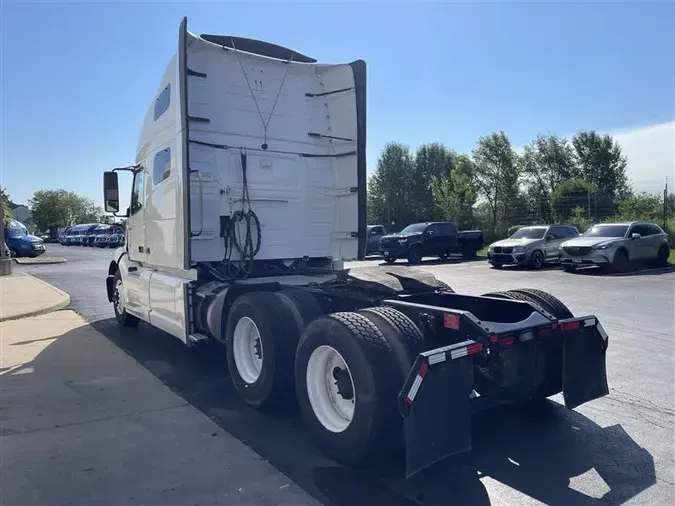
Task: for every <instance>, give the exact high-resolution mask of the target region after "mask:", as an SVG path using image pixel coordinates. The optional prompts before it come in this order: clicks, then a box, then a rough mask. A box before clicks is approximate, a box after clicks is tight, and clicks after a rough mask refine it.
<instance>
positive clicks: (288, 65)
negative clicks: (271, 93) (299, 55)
mask: <svg viewBox="0 0 675 506" xmlns="http://www.w3.org/2000/svg"><path fill="white" fill-rule="evenodd" d="M231 42H232V48H233V49H234V54H235V55H236V56H237V61H238V62H239V67H241V73H242V74H244V79H245V80H246V85H247V86H248V91H249V92H250V93H251V98H252V99H253V103H254V104H255V108H256V110H257V111H258V116H260V121H261V122H262V125H263V144H262V145H261V146H260V147H261V148H262V149H263V150H266V149H267V127H268V126H269V124H270V120H271V119H272V115H273V114H274V109H276V107H277V102H278V101H279V97H280V96H281V90H282V89H283V88H284V83H285V82H286V76H288V69H289V68H290V67H291V62H292V61H293V57H294V56H295V53H292V54H291V57H290V58H289V59H288V61H287V62H286V70H285V71H284V77H283V78H282V79H281V84H280V85H279V90H278V91H277V96H276V97H274V103H273V104H272V109H271V110H270V114H269V116H267V121H265V118H263V115H262V112H261V111H260V106H259V105H258V100H257V99H256V98H255V93H254V92H253V87H252V86H251V81H249V80H248V75H247V74H246V70H245V69H244V64H243V63H242V62H241V58H239V50H238V49H237V47H236V46H235V45H234V40H232V39H231Z"/></svg>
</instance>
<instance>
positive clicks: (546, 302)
mask: <svg viewBox="0 0 675 506" xmlns="http://www.w3.org/2000/svg"><path fill="white" fill-rule="evenodd" d="M510 292H515V293H519V294H522V295H525V296H529V297H531V298H532V299H533V301H534V302H536V303H537V304H539V305H540V306H541V307H543V308H544V309H545V310H546V311H548V312H549V313H551V314H552V315H553V316H555V317H556V318H559V319H561V320H564V319H566V318H574V315H573V314H572V311H570V310H569V308H568V307H567V306H566V305H565V304H564V303H563V302H562V301H561V300H560V299H558V298H557V297H554V296H553V295H551V294H550V293H548V292H545V291H544V290H539V289H537V288H518V289H516V290H509V293H510Z"/></svg>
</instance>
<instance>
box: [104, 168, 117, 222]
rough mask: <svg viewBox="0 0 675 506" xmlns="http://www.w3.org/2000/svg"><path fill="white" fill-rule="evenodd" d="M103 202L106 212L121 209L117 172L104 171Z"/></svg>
mask: <svg viewBox="0 0 675 506" xmlns="http://www.w3.org/2000/svg"><path fill="white" fill-rule="evenodd" d="M103 204H104V208H105V212H106V213H113V214H115V213H118V212H119V210H120V190H119V184H118V181H117V172H112V171H110V172H104V173H103Z"/></svg>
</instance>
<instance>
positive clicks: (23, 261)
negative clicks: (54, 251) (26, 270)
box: [14, 257, 67, 265]
mask: <svg viewBox="0 0 675 506" xmlns="http://www.w3.org/2000/svg"><path fill="white" fill-rule="evenodd" d="M14 261H15V262H16V263H17V264H19V265H52V264H64V263H66V262H67V260H66V259H65V258H60V257H53V258H50V257H46V258H40V257H38V258H15V259H14Z"/></svg>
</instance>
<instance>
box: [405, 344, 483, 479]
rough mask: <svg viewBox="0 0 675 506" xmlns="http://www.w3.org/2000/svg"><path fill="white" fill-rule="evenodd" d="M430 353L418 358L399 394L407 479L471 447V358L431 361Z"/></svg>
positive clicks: (432, 353) (431, 353) (431, 354)
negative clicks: (439, 361)
mask: <svg viewBox="0 0 675 506" xmlns="http://www.w3.org/2000/svg"><path fill="white" fill-rule="evenodd" d="M436 351H438V350H436ZM433 355H434V352H426V353H423V354H421V355H420V356H419V357H418V359H417V361H416V362H415V365H414V366H413V369H412V371H411V374H410V376H409V380H408V381H407V382H406V384H405V386H404V387H403V390H402V391H401V394H400V396H399V408H400V411H401V414H402V415H403V417H404V431H405V444H406V476H407V477H408V478H409V477H411V476H412V475H414V474H416V473H418V472H419V471H422V470H423V469H425V468H427V467H429V466H430V465H432V464H434V463H436V462H439V461H441V460H443V459H444V458H446V457H449V456H450V455H454V454H457V453H463V452H467V451H470V450H471V406H470V395H471V392H472V390H473V357H470V356H466V355H465V356H463V357H462V358H457V359H454V360H452V359H450V360H445V361H443V362H442V363H435V364H434V362H433V360H434V358H433ZM438 355H439V353H436V355H435V356H438ZM448 356H450V353H449V352H448ZM429 363H431V364H433V365H430V366H429V365H428V364H429Z"/></svg>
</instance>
